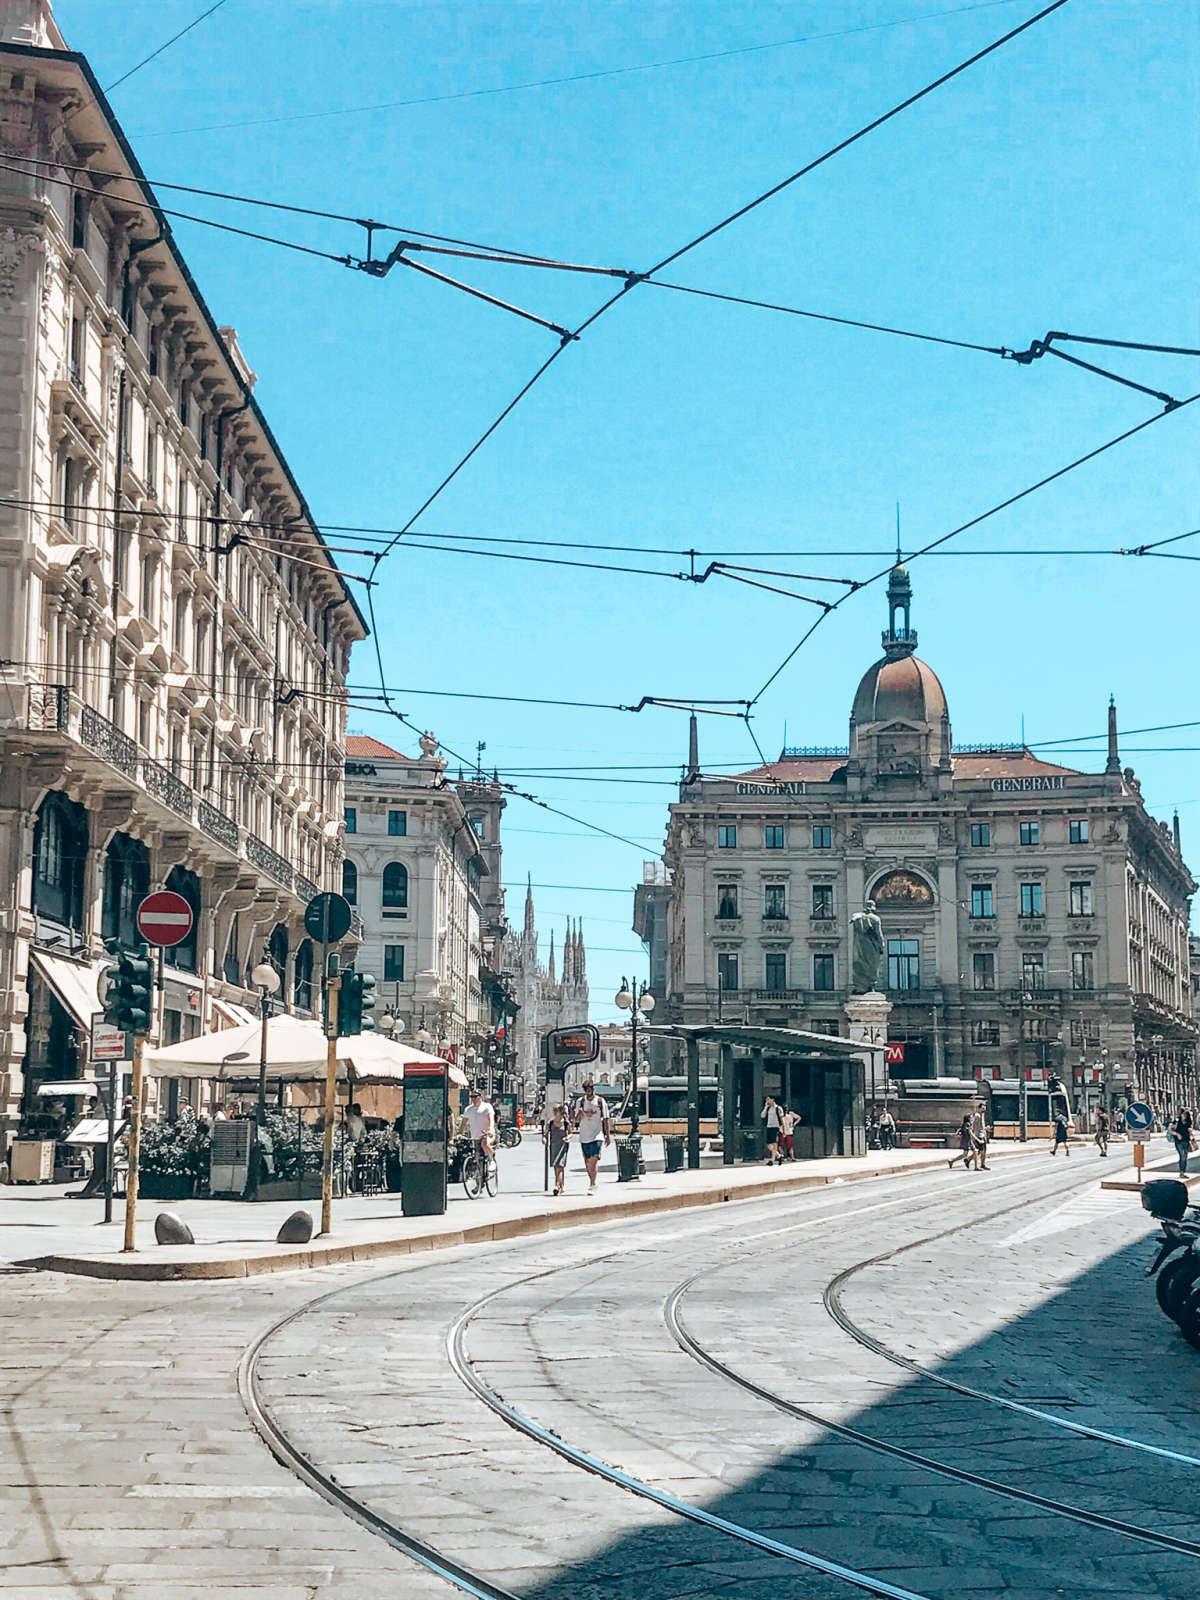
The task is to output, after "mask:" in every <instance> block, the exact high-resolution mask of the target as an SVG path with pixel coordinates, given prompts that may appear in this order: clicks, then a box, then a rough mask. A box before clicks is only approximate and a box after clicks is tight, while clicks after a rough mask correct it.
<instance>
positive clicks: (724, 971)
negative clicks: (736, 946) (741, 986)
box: [717, 950, 738, 989]
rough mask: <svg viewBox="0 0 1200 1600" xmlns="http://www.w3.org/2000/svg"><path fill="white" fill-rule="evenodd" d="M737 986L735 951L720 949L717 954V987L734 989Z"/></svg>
mask: <svg viewBox="0 0 1200 1600" xmlns="http://www.w3.org/2000/svg"><path fill="white" fill-rule="evenodd" d="M737 986H738V958H737V955H736V953H735V952H731V951H728V950H722V951H720V953H719V954H718V956H717V987H718V988H721V989H736V988H737Z"/></svg>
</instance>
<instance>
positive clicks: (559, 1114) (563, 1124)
mask: <svg viewBox="0 0 1200 1600" xmlns="http://www.w3.org/2000/svg"><path fill="white" fill-rule="evenodd" d="M544 1137H545V1140H546V1148H547V1150H548V1151H549V1155H550V1167H551V1170H552V1171H553V1173H554V1193H555V1194H561V1193H562V1192H563V1185H564V1184H565V1183H566V1181H567V1157H568V1155H569V1154H570V1153H571V1125H570V1123H569V1122H568V1121H567V1115H566V1112H565V1111H564V1110H563V1107H562V1103H561V1101H560V1102H559V1104H558V1105H556V1106H555V1107H554V1110H553V1112H552V1113H551V1117H550V1121H549V1122H548V1123H547V1124H546V1130H545V1135H544Z"/></svg>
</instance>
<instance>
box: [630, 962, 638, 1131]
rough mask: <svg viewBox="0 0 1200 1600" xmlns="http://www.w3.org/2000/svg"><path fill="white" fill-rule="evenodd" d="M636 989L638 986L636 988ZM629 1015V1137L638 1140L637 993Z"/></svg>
mask: <svg viewBox="0 0 1200 1600" xmlns="http://www.w3.org/2000/svg"><path fill="white" fill-rule="evenodd" d="M635 988H636V986H635ZM629 1014H630V1018H631V1020H632V1026H633V1074H632V1077H631V1079H630V1082H631V1085H632V1091H633V1098H632V1100H631V1101H630V1102H629V1137H630V1138H631V1139H636V1138H637V1135H638V1127H639V1125H640V1124H639V1118H638V1100H639V1098H640V1096H639V1094H638V1053H637V1025H638V996H637V994H636V993H634V995H633V1005H632V1007H631V1009H630V1013H629Z"/></svg>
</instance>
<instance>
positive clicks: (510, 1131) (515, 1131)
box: [500, 1122, 521, 1150]
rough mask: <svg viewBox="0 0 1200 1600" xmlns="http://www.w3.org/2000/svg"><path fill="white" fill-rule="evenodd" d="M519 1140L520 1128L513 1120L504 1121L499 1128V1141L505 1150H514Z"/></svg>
mask: <svg viewBox="0 0 1200 1600" xmlns="http://www.w3.org/2000/svg"><path fill="white" fill-rule="evenodd" d="M520 1142H521V1130H520V1128H518V1127H517V1125H516V1123H515V1122H506V1123H505V1124H504V1126H503V1127H502V1128H501V1129H500V1143H501V1145H502V1146H503V1147H504V1149H505V1150H515V1149H516V1148H517V1146H518V1145H519V1144H520Z"/></svg>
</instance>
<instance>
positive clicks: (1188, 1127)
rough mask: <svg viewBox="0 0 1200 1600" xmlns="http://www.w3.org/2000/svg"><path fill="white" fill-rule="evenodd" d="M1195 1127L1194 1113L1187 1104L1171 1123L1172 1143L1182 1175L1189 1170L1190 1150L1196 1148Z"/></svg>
mask: <svg viewBox="0 0 1200 1600" xmlns="http://www.w3.org/2000/svg"><path fill="white" fill-rule="evenodd" d="M1193 1128H1194V1123H1193V1120H1192V1113H1191V1112H1190V1111H1189V1110H1188V1109H1187V1107H1186V1106H1185V1107H1184V1109H1183V1110H1182V1111H1181V1112H1180V1113H1179V1115H1178V1116H1177V1117H1176V1118H1175V1120H1174V1122H1173V1123H1172V1124H1171V1135H1170V1137H1171V1143H1172V1144H1173V1145H1174V1146H1175V1153H1176V1155H1177V1156H1178V1157H1179V1175H1180V1177H1182V1176H1183V1175H1184V1173H1186V1172H1187V1166H1188V1152H1189V1151H1190V1150H1192V1149H1194V1148H1195V1138H1194V1135H1193Z"/></svg>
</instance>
